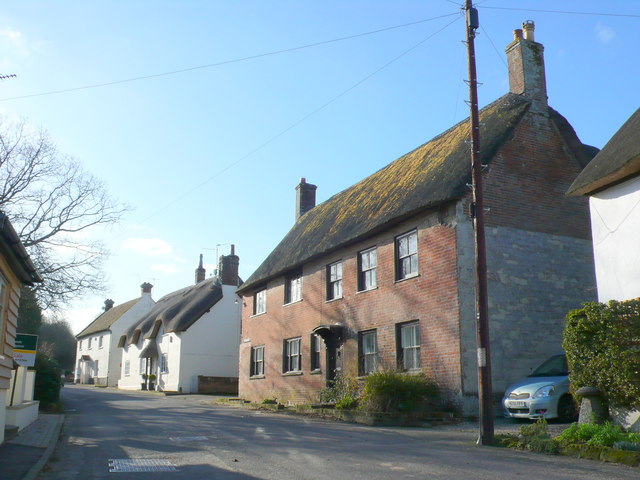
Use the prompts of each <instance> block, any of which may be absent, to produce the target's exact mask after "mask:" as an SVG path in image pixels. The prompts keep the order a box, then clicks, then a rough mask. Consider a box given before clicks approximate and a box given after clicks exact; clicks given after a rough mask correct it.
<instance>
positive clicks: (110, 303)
mask: <svg viewBox="0 0 640 480" xmlns="http://www.w3.org/2000/svg"><path fill="white" fill-rule="evenodd" d="M114 303H115V302H114V301H113V300H111V299H110V298H107V299H106V300H105V301H104V311H105V312H106V311H108V310H111V309H112V308H113V304H114Z"/></svg>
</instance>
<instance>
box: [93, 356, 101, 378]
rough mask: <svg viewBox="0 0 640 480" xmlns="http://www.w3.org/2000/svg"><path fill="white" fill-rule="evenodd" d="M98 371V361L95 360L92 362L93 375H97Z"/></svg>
mask: <svg viewBox="0 0 640 480" xmlns="http://www.w3.org/2000/svg"><path fill="white" fill-rule="evenodd" d="M99 372H100V361H99V360H96V361H95V362H93V376H94V377H98V376H99Z"/></svg>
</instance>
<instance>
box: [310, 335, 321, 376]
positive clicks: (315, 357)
mask: <svg viewBox="0 0 640 480" xmlns="http://www.w3.org/2000/svg"><path fill="white" fill-rule="evenodd" d="M320 342H322V339H321V338H320V335H316V334H313V335H311V362H310V368H311V370H312V371H313V370H320Z"/></svg>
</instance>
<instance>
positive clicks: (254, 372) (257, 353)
mask: <svg viewBox="0 0 640 480" xmlns="http://www.w3.org/2000/svg"><path fill="white" fill-rule="evenodd" d="M249 375H250V376H252V377H257V376H262V375H264V345H261V346H259V347H252V348H251V371H250V372H249Z"/></svg>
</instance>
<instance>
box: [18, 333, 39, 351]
mask: <svg viewBox="0 0 640 480" xmlns="http://www.w3.org/2000/svg"><path fill="white" fill-rule="evenodd" d="M37 348H38V335H27V334H26V333H18V334H16V342H15V344H14V347H13V349H14V350H29V351H33V352H35V351H36V349H37Z"/></svg>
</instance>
